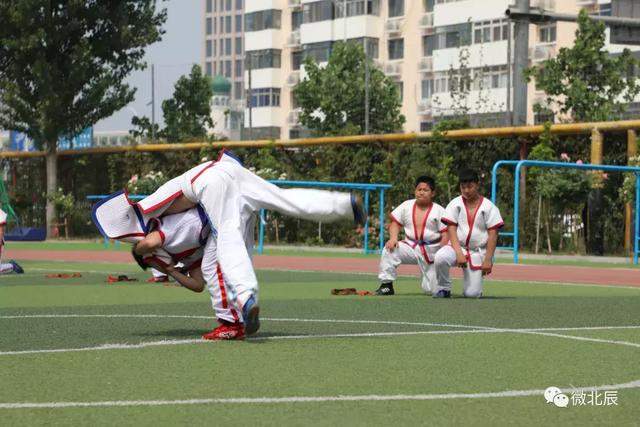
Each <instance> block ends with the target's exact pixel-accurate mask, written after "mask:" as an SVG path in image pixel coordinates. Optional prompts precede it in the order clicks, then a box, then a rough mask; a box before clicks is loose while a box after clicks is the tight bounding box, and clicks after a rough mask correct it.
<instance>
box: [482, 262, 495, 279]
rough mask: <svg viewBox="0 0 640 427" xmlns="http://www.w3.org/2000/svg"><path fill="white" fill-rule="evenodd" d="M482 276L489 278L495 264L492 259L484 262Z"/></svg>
mask: <svg viewBox="0 0 640 427" xmlns="http://www.w3.org/2000/svg"><path fill="white" fill-rule="evenodd" d="M481 268H482V275H483V276H487V275H489V274H491V270H492V269H493V263H492V262H491V259H489V258H488V259H485V260H484V262H483V263H482V267H481Z"/></svg>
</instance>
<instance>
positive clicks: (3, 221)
mask: <svg viewBox="0 0 640 427" xmlns="http://www.w3.org/2000/svg"><path fill="white" fill-rule="evenodd" d="M5 225H7V213H6V212H5V211H3V210H2V209H0V227H4V226H5ZM3 250H4V236H3V238H2V239H1V240H0V274H4V273H10V272H12V271H13V265H11V264H9V263H6V264H2V252H3Z"/></svg>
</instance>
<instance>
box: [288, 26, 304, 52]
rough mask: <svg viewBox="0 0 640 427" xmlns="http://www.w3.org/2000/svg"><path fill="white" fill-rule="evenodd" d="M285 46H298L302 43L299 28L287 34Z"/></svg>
mask: <svg viewBox="0 0 640 427" xmlns="http://www.w3.org/2000/svg"><path fill="white" fill-rule="evenodd" d="M287 47H289V48H300V47H302V43H301V42H300V30H294V31H292V32H291V33H290V34H289V35H288V36H287Z"/></svg>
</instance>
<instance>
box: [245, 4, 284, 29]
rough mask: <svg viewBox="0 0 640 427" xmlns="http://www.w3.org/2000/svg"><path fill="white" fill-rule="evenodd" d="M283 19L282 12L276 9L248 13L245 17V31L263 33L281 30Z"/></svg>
mask: <svg viewBox="0 0 640 427" xmlns="http://www.w3.org/2000/svg"><path fill="white" fill-rule="evenodd" d="M281 19H282V12H281V11H279V10H275V9H271V10H261V11H258V12H252V13H247V14H246V15H245V16H244V30H245V31H261V30H268V29H271V28H280V27H281V23H282V21H281Z"/></svg>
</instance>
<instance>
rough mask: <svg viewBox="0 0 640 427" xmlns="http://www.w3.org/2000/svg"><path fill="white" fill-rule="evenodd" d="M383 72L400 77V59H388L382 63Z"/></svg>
mask: <svg viewBox="0 0 640 427" xmlns="http://www.w3.org/2000/svg"><path fill="white" fill-rule="evenodd" d="M383 71H384V73H385V74H386V75H387V76H389V77H393V78H400V77H401V76H402V60H398V61H389V62H387V63H386V64H384V67H383Z"/></svg>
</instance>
